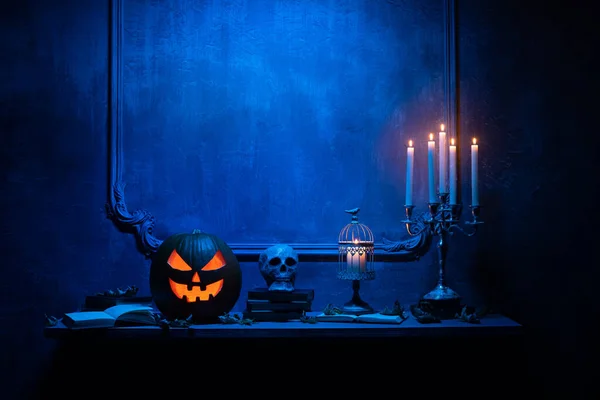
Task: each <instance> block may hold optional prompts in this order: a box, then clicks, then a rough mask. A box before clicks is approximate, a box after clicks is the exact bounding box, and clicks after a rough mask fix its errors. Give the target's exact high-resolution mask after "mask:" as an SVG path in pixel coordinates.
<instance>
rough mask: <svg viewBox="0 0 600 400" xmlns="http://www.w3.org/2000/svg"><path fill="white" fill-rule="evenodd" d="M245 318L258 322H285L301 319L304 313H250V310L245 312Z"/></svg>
mask: <svg viewBox="0 0 600 400" xmlns="http://www.w3.org/2000/svg"><path fill="white" fill-rule="evenodd" d="M243 317H244V318H245V319H252V320H254V321H256V322H283V321H290V320H295V319H300V318H301V317H302V312H297V311H289V312H281V311H248V310H245V311H244V312H243Z"/></svg>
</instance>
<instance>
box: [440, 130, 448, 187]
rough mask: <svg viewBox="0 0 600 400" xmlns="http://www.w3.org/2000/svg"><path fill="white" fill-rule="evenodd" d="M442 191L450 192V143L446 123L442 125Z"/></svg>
mask: <svg viewBox="0 0 600 400" xmlns="http://www.w3.org/2000/svg"><path fill="white" fill-rule="evenodd" d="M439 149H440V158H439V162H440V166H439V170H440V183H439V185H440V193H448V187H447V186H446V177H447V176H448V143H447V142H446V132H445V126H444V124H442V125H440V143H439Z"/></svg>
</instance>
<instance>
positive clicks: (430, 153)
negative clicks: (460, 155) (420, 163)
mask: <svg viewBox="0 0 600 400" xmlns="http://www.w3.org/2000/svg"><path fill="white" fill-rule="evenodd" d="M427 167H428V171H427V172H428V173H429V174H428V181H429V202H430V203H437V198H436V193H435V140H433V133H430V134H429V141H428V142H427Z"/></svg>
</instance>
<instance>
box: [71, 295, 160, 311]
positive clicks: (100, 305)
mask: <svg viewBox="0 0 600 400" xmlns="http://www.w3.org/2000/svg"><path fill="white" fill-rule="evenodd" d="M121 304H141V305H146V306H151V305H152V296H128V297H125V296H123V297H116V296H115V297H113V296H85V303H83V306H82V311H104V310H106V309H107V308H109V307H113V306H118V305H121Z"/></svg>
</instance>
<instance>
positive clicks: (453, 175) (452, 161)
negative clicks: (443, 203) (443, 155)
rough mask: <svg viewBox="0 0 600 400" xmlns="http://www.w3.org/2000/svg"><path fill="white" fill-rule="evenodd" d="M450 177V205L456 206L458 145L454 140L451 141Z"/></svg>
mask: <svg viewBox="0 0 600 400" xmlns="http://www.w3.org/2000/svg"><path fill="white" fill-rule="evenodd" d="M449 150H450V157H449V161H450V170H449V172H450V177H449V179H448V181H449V182H448V184H449V186H450V199H449V201H450V204H456V183H457V182H456V144H455V143H454V138H452V139H450V148H449Z"/></svg>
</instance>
